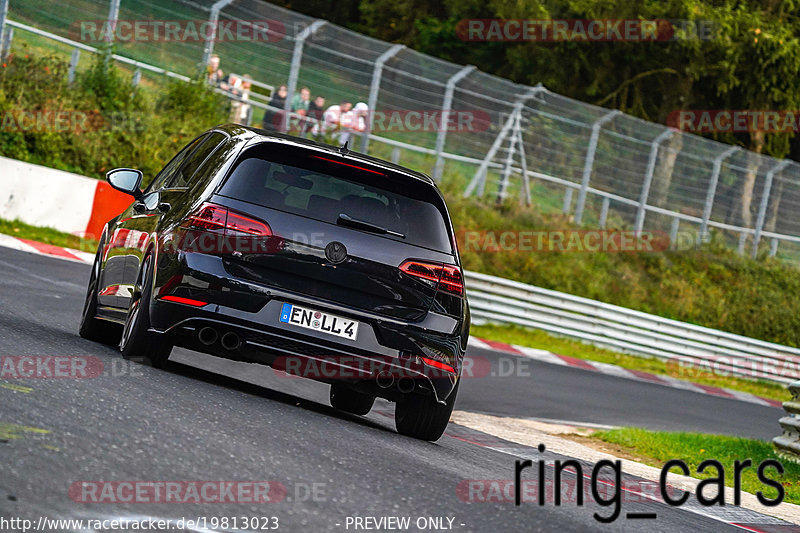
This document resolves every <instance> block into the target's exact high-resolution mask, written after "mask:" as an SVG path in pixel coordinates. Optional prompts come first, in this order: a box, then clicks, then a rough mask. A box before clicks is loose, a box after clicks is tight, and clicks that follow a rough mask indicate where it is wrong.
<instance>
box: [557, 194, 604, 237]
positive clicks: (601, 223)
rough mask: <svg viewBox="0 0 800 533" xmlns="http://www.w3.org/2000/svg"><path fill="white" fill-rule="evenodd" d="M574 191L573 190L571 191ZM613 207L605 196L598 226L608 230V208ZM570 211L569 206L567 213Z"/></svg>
mask: <svg viewBox="0 0 800 533" xmlns="http://www.w3.org/2000/svg"><path fill="white" fill-rule="evenodd" d="M570 190H572V189H570ZM610 205H611V200H609V199H608V196H603V203H602V204H601V205H600V221H599V223H598V225H599V226H600V227H601V228H603V229H606V221H607V220H608V208H609V206H610ZM568 210H569V206H567V209H566V210H565V211H568Z"/></svg>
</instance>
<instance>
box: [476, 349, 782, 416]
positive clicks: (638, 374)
mask: <svg viewBox="0 0 800 533" xmlns="http://www.w3.org/2000/svg"><path fill="white" fill-rule="evenodd" d="M469 345H470V346H472V347H474V348H483V349H486V350H494V351H499V352H504V353H509V354H514V355H518V356H520V357H527V358H529V359H533V360H536V361H541V362H543V363H549V364H554V365H561V366H569V367H572V368H580V369H582V370H588V371H591V372H600V373H601V374H607V375H610V376H617V377H621V378H626V379H633V380H636V381H646V382H648V383H655V384H657V385H664V386H666V387H672V388H676V389H684V390H688V391H691V392H697V393H700V394H709V395H711V396H718V397H720V398H729V399H732V400H741V401H743V402H749V403H755V404H758V405H767V406H770V407H777V408H781V407H782V404H781V402H779V401H777V400H772V399H770V398H762V397H761V396H755V395H753V394H749V393H746V392H740V391H735V390H731V389H723V388H721V387H712V386H710V385H700V384H698V383H690V382H688V381H683V380H680V379H676V378H673V377H670V376H664V375H660V374H651V373H649V372H642V371H640V370H629V369H627V368H622V367H621V366H617V365H611V364H608V363H599V362H596V361H587V360H585V359H578V358H576V357H569V356H567V355H559V354H555V353H552V352H548V351H547V350H538V349H536V348H528V347H527V346H518V345H512V344H506V343H504V342H497V341H490V340H485V339H479V338H477V337H470V338H469Z"/></svg>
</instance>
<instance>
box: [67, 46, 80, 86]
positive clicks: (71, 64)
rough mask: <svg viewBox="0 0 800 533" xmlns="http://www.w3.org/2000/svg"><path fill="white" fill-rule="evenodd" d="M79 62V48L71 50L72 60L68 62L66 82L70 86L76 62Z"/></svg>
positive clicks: (73, 78) (73, 79)
mask: <svg viewBox="0 0 800 533" xmlns="http://www.w3.org/2000/svg"><path fill="white" fill-rule="evenodd" d="M80 60H81V50H80V48H73V49H72V58H71V59H70V61H69V71H68V72H67V81H68V82H69V83H70V85H72V82H74V81H75V71H76V70H77V68H78V61H80Z"/></svg>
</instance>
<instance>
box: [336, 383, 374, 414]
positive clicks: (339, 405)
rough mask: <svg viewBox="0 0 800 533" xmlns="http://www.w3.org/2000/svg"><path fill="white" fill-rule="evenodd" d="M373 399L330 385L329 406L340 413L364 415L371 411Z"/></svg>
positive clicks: (348, 389) (344, 387)
mask: <svg viewBox="0 0 800 533" xmlns="http://www.w3.org/2000/svg"><path fill="white" fill-rule="evenodd" d="M374 403H375V397H374V396H370V395H369V394H363V393H361V392H358V391H354V390H353V389H351V388H348V387H346V386H344V385H338V384H334V385H331V405H332V406H333V407H335V408H336V409H338V410H340V411H345V412H347V413H352V414H354V415H365V414H367V413H369V410H370V409H372V405H373V404H374Z"/></svg>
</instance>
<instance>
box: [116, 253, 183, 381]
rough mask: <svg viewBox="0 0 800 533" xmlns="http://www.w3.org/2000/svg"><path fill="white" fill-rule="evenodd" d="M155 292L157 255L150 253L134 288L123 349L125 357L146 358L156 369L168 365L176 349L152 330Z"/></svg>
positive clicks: (120, 346) (121, 345) (132, 358)
mask: <svg viewBox="0 0 800 533" xmlns="http://www.w3.org/2000/svg"><path fill="white" fill-rule="evenodd" d="M152 292H153V256H152V255H148V256H147V257H146V258H145V260H144V261H143V262H142V268H141V269H140V271H139V276H138V278H137V281H136V285H135V286H134V288H133V295H132V296H131V304H130V307H129V308H128V316H127V318H126V319H125V327H124V328H123V329H122V338H121V339H120V341H119V349H120V351H121V352H122V357H123V358H125V359H131V360H134V361H138V360H142V359H144V360H146V361H147V362H149V363H150V365H151V366H153V367H155V368H164V366H165V365H166V364H167V360H168V359H169V354H170V352H172V343H169V342H165V339H164V338H163V337H162V336H160V335H158V334H156V333H152V332H150V331H148V330H149V329H150V295H151V294H152Z"/></svg>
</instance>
